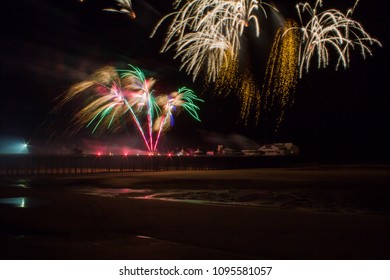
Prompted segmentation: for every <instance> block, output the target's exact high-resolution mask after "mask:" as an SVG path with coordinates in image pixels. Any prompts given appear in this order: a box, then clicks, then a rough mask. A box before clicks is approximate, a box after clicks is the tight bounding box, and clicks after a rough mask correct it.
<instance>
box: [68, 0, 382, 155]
mask: <svg viewBox="0 0 390 280" xmlns="http://www.w3.org/2000/svg"><path fill="white" fill-rule="evenodd" d="M315 1H316V2H315V4H314V6H311V4H309V3H298V4H297V5H296V8H297V11H298V19H299V24H298V23H297V22H296V21H294V20H293V19H288V20H284V19H283V20H282V24H281V26H280V28H278V29H277V30H276V33H275V37H274V42H273V44H272V47H271V49H270V53H269V56H268V62H267V65H266V68H265V72H264V76H263V77H262V76H261V74H260V75H259V74H255V73H254V72H253V71H252V69H258V68H259V67H258V66H256V67H253V63H254V61H253V60H252V55H246V54H245V52H246V51H247V49H246V46H248V45H249V44H251V43H252V40H253V39H254V40H260V39H259V36H260V17H267V13H266V10H265V6H269V7H271V8H272V9H273V11H276V12H277V13H278V10H277V8H275V7H274V6H271V5H270V4H266V3H264V2H263V1H256V0H212V1H206V0H186V1H183V0H176V1H174V4H173V8H174V11H173V12H172V13H169V14H167V15H166V16H164V17H163V18H162V19H161V20H160V21H159V22H158V23H157V24H156V25H155V27H154V29H153V31H152V34H151V37H153V36H154V35H155V33H156V32H157V30H158V29H160V28H162V25H163V23H164V22H166V21H170V25H169V27H168V29H167V32H166V35H165V42H164V43H163V46H162V48H161V52H167V51H168V50H171V49H172V50H174V52H175V54H174V59H179V60H180V70H185V71H186V73H187V74H188V75H190V76H192V79H193V81H195V80H196V79H197V78H198V77H200V76H202V77H203V78H204V79H203V80H204V81H205V82H206V84H207V87H208V88H209V89H210V88H211V87H213V89H214V92H215V93H218V94H219V95H223V96H226V95H228V94H229V93H232V92H234V93H235V94H236V95H237V97H238V99H239V100H240V102H241V110H240V117H241V119H242V120H243V121H244V123H245V124H247V123H248V121H249V119H251V118H252V117H253V119H254V123H255V124H258V122H259V120H260V117H261V116H262V114H264V113H265V114H267V116H268V117H270V116H272V117H271V118H273V117H275V118H276V120H275V125H276V126H278V125H279V124H280V123H281V122H282V121H283V119H284V118H285V110H286V108H287V107H288V106H290V105H291V104H293V100H294V93H295V87H296V85H297V82H298V78H302V76H303V73H304V72H308V71H309V69H310V65H311V64H313V62H312V61H313V60H314V59H316V58H317V66H318V68H324V67H327V66H328V65H329V63H330V58H331V56H334V55H336V57H337V59H336V63H335V64H336V70H337V69H338V68H339V67H340V66H343V67H344V68H346V67H348V65H349V60H350V52H351V51H352V50H355V49H359V50H360V51H361V54H362V56H363V57H366V56H367V55H372V52H371V50H370V46H371V45H374V44H377V45H381V43H380V42H379V41H378V40H376V39H373V38H372V37H370V36H369V34H368V33H367V32H366V31H365V30H364V29H363V27H362V25H361V24H360V23H358V22H356V21H355V20H353V19H352V15H353V12H354V10H355V8H356V6H357V4H358V0H356V1H355V3H354V6H353V7H352V8H350V9H349V10H347V12H346V13H343V12H341V11H339V10H336V9H327V10H326V9H325V10H323V11H321V9H322V6H323V1H322V0H315ZM116 4H117V6H118V8H117V9H114V8H108V9H104V10H105V11H110V12H119V13H125V14H128V15H129V16H130V17H131V18H133V19H134V18H135V13H134V11H133V9H132V2H131V1H124V0H116ZM279 18H283V17H282V16H279ZM248 27H250V28H251V34H252V35H253V36H252V35H251V34H250V33H248V32H247V33H245V35H244V30H245V28H248ZM247 35H248V36H247ZM244 36H245V37H248V38H246V40H245V44H244V43H243V41H242V38H243V37H244ZM249 37H250V38H249ZM243 46H245V47H243ZM257 75H258V76H257ZM260 80H263V84H262V85H261V83H260V82H259V81H260ZM155 83H156V80H155V79H153V78H146V77H145V75H144V73H143V72H142V71H141V70H140V69H139V68H137V67H133V66H131V65H130V70H116V69H114V68H112V67H105V68H102V69H101V70H99V71H97V72H96V73H95V74H94V75H93V76H92V77H91V79H89V80H86V81H83V82H81V83H78V84H76V85H75V86H73V87H72V88H71V89H70V91H69V92H68V93H67V94H66V95H65V97H64V99H63V100H62V103H63V104H64V103H68V102H69V101H70V100H74V99H75V98H78V97H79V96H81V95H83V94H85V95H87V96H88V101H87V103H86V105H85V106H84V107H82V108H80V110H79V111H78V112H76V113H75V115H74V117H73V123H74V124H75V126H76V129H74V132H77V131H78V130H80V129H82V128H83V127H89V128H91V129H92V132H93V133H101V132H102V131H104V130H107V129H110V130H112V131H118V130H120V129H123V127H124V125H126V126H127V124H129V123H133V124H134V125H135V126H136V127H137V129H138V131H139V133H140V135H141V137H142V139H143V141H144V143H145V146H146V147H147V149H148V151H151V152H154V151H156V150H157V146H158V143H159V140H160V137H161V135H162V133H163V132H164V131H166V130H167V129H169V127H170V126H172V125H173V123H174V114H175V113H177V112H178V111H179V109H182V110H184V111H186V112H187V113H188V114H190V115H191V116H192V117H194V118H195V119H196V120H198V121H199V116H198V113H197V112H198V110H199V107H198V106H197V105H196V104H195V101H200V102H202V101H203V100H201V99H199V98H198V97H197V96H196V95H195V94H194V92H193V91H192V90H190V89H188V88H185V87H182V88H179V89H178V91H176V92H172V93H170V94H168V95H157V96H155V94H154V90H153V87H154V85H155ZM268 119H269V118H268Z"/></svg>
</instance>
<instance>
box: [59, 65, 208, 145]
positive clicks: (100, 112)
mask: <svg viewBox="0 0 390 280" xmlns="http://www.w3.org/2000/svg"><path fill="white" fill-rule="evenodd" d="M129 66H130V70H116V69H115V68H113V67H103V68H102V69H100V70H98V71H96V72H95V73H94V74H93V75H92V76H91V78H90V79H88V80H86V81H83V82H80V83H78V84H75V85H74V86H72V87H71V88H70V89H69V91H67V92H66V93H65V94H64V95H63V98H62V100H61V101H60V102H59V104H58V105H57V106H56V107H55V108H54V111H58V110H59V109H60V108H62V107H63V106H64V105H65V104H68V103H70V102H71V101H78V99H79V98H84V99H86V105H82V107H81V108H79V109H77V112H76V113H75V114H74V116H73V118H72V120H71V122H72V123H73V124H74V129H73V131H72V134H75V133H77V132H78V131H80V130H81V129H83V128H84V127H91V128H92V133H102V132H104V131H106V130H108V129H109V130H112V131H113V132H117V131H119V130H121V129H123V128H124V126H125V125H126V123H128V122H129V120H128V118H127V116H128V115H129V114H130V116H131V120H132V121H133V123H134V124H135V125H136V127H137V129H138V131H139V133H140V135H141V136H142V139H143V141H144V143H145V146H146V147H147V149H148V151H150V152H154V151H156V150H157V145H158V140H159V138H160V135H161V132H162V130H163V129H164V127H165V128H166V127H167V126H168V125H167V123H166V120H167V119H172V120H173V112H174V111H176V110H177V108H183V109H185V110H186V111H187V112H188V113H189V114H190V115H191V116H192V117H194V118H195V119H196V120H198V121H200V119H199V116H198V113H197V110H199V107H198V106H196V105H195V103H194V101H202V102H203V100H201V99H199V98H197V97H196V95H195V94H194V92H193V91H192V90H190V89H188V88H185V87H184V88H180V89H179V90H178V92H176V93H171V94H170V95H169V98H167V99H166V100H167V102H165V103H164V104H162V103H161V100H163V99H162V96H158V97H157V98H154V95H153V93H154V92H153V90H152V87H153V85H154V84H155V82H156V81H155V79H153V78H148V79H147V78H146V77H145V75H144V73H143V72H142V71H141V70H140V69H139V68H137V67H134V66H132V65H129ZM156 100H159V104H160V105H161V108H160V107H159V105H158V104H157V102H156ZM77 103H78V104H85V103H83V102H77ZM161 112H163V115H162V116H163V119H164V120H163V121H162V122H163V124H162V125H160V128H159V130H158V132H157V133H158V136H157V137H156V141H153V136H154V135H153V127H155V126H156V124H155V123H156V122H157V120H160V119H161V117H160V116H159V114H160V113H161ZM143 120H146V123H147V125H146V127H147V133H145V131H144V129H143V126H142V125H141V123H142V121H143ZM160 122H161V121H160ZM169 124H170V125H173V122H169Z"/></svg>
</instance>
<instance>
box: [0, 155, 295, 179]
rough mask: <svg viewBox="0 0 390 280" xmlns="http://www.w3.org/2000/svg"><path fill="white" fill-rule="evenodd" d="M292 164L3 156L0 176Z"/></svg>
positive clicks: (286, 161) (241, 159)
mask: <svg viewBox="0 0 390 280" xmlns="http://www.w3.org/2000/svg"><path fill="white" fill-rule="evenodd" d="M294 162H296V158H294V157H264V156H119V155H112V156H109V155H104V156H94V155H2V156H0V175H55V174H88V173H102V172H131V171H169V170H218V169H239V168H257V167H277V166H289V165H291V164H293V163H294Z"/></svg>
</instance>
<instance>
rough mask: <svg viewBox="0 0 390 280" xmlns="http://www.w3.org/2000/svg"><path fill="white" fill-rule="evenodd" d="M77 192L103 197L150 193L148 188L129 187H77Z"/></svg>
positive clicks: (134, 195) (135, 195) (133, 195)
mask: <svg viewBox="0 0 390 280" xmlns="http://www.w3.org/2000/svg"><path fill="white" fill-rule="evenodd" d="M76 192H77V193H79V194H86V195H95V196H103V197H117V196H126V197H131V198H133V197H138V196H145V195H148V194H150V193H151V190H149V189H129V188H82V189H77V190H76Z"/></svg>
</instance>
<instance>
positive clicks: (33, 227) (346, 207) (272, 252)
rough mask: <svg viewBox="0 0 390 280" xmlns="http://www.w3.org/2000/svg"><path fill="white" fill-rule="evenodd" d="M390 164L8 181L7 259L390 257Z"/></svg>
mask: <svg viewBox="0 0 390 280" xmlns="http://www.w3.org/2000/svg"><path fill="white" fill-rule="evenodd" d="M389 198H390V166H386V165H310V166H300V167H292V168H261V169H244V170H218V171H167V172H128V173H114V174H94V175H82V176H81V175H80V176H61V177H60V176H46V177H45V176H32V177H16V176H14V177H10V176H8V177H6V176H3V177H0V242H1V248H2V250H1V253H0V257H1V259H75V260H78V259H300V260H309V259H336V260H338V259H389V258H390V253H389V250H388V248H389V246H390V204H389V203H388V201H389Z"/></svg>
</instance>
